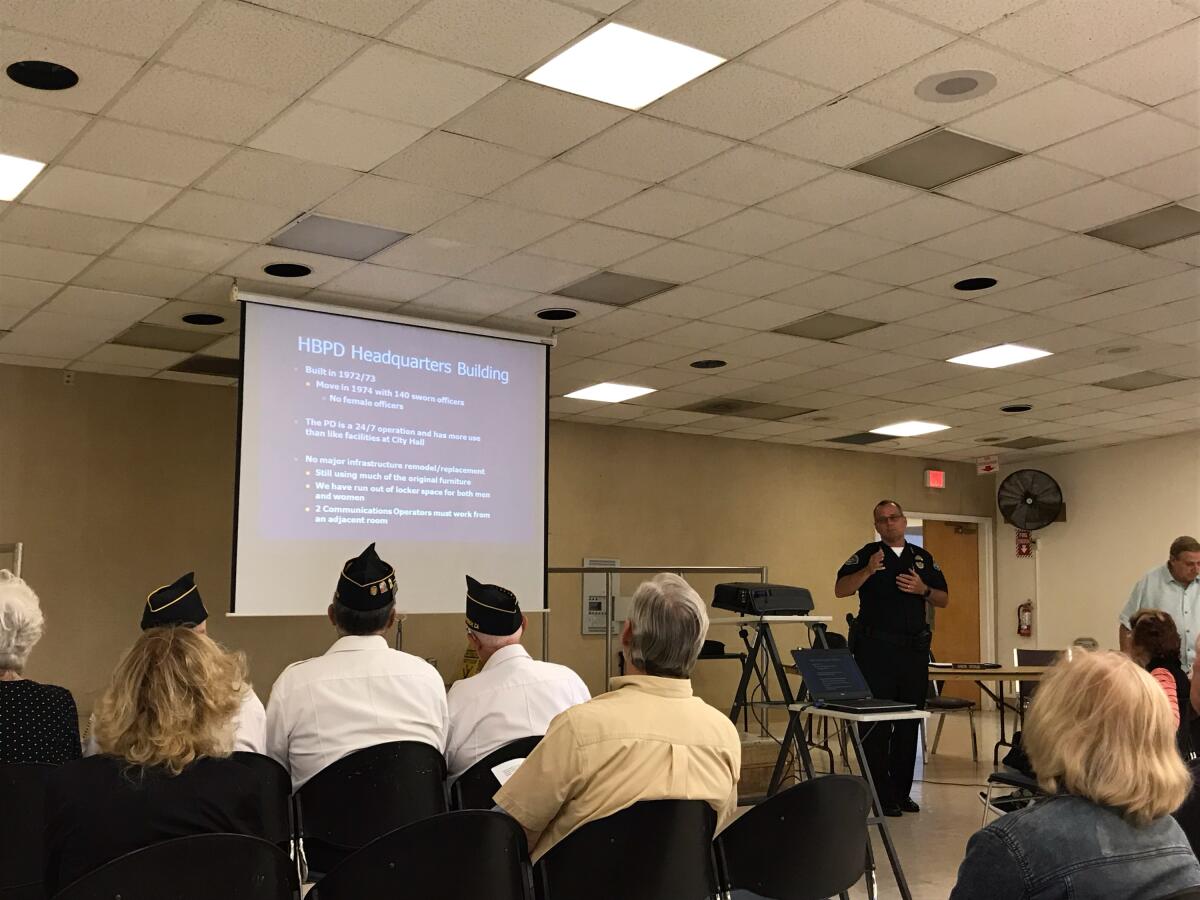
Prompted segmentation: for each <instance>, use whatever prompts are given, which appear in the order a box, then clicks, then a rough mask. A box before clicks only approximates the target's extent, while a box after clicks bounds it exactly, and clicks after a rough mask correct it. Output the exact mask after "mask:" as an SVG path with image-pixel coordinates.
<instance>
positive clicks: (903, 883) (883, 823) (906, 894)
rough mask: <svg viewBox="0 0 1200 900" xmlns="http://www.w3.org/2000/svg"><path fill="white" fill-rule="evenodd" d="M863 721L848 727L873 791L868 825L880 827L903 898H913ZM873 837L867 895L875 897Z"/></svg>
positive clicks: (864, 774)
mask: <svg viewBox="0 0 1200 900" xmlns="http://www.w3.org/2000/svg"><path fill="white" fill-rule="evenodd" d="M861 724H862V723H854V724H853V726H852V727H851V728H848V729H846V730H847V731H849V732H850V741H851V743H852V744H853V745H854V755H855V756H856V757H857V758H858V768H859V770H860V771H861V772H862V775H863V778H864V779H866V782H867V788H868V789H869V790H870V791H871V810H872V812H873V815H872V816H871V817H870V818H868V819H867V825H868V826H869V825H875V826H877V827H878V828H879V835H880V837H882V838H883V847H884V850H886V851H887V855H888V861H889V862H890V863H891V864H892V873H893V874H894V875H895V876H896V886H897V887H898V888H899V889H900V896H901V897H902V898H903V900H912V892H911V891H909V889H908V881H907V880H905V878H904V869H903V868H902V867H901V865H900V857H899V856H898V855H897V854H896V846H895V845H894V844H893V843H892V833H891V832H890V831H889V830H888V826H887V820H886V818H885V817H884V815H883V810H882V808H881V807H880V805H879V794H878V793H877V792H876V790H875V781H874V780H873V779H872V778H871V767H870V766H868V765H867V752H866V750H865V749H864V748H863V744H862V736H861V735H860V734H859V728H860V727H861ZM870 844H871V839H870V837H869V836H868V838H867V864H868V869H867V872H866V877H867V896H868V897H870V898H872V900H874V898H875V897H876V896H878V895H877V893H876V883H875V865H874V855H873V854H872V853H871V849H870Z"/></svg>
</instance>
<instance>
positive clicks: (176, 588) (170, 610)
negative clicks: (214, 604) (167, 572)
mask: <svg viewBox="0 0 1200 900" xmlns="http://www.w3.org/2000/svg"><path fill="white" fill-rule="evenodd" d="M207 618H208V610H207V609H205V608H204V601H203V600H201V599H200V591H199V589H198V588H197V587H196V573H195V572H188V573H187V574H186V575H184V576H183V577H182V578H180V579H179V580H178V581H175V582H173V583H171V584H165V585H163V586H162V587H160V588H158V589H156V590H154V591H152V592H151V594H150V596H148V597H147V598H146V606H145V608H144V609H143V610H142V631H145V630H146V629H148V628H159V627H162V626H170V625H188V626H192V627H194V626H196V625H199V624H200V623H201V622H203V621H204V620H205V619H207Z"/></svg>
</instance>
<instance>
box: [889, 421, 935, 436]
mask: <svg viewBox="0 0 1200 900" xmlns="http://www.w3.org/2000/svg"><path fill="white" fill-rule="evenodd" d="M949 427H950V426H949V425H939V424H938V423H937V422H918V421H908V422H895V423H894V424H892V425H883V426H881V427H879V428H872V429H871V434H886V435H889V436H890V437H917V436H918V435H922V434H933V433H934V432H935V431H945V430H946V429H947V428H949Z"/></svg>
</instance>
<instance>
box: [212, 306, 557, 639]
mask: <svg viewBox="0 0 1200 900" xmlns="http://www.w3.org/2000/svg"><path fill="white" fill-rule="evenodd" d="M230 302H232V303H236V304H238V318H239V321H240V327H239V330H238V359H239V360H241V361H243V372H242V375H240V376H239V377H238V383H237V427H236V428H235V430H234V431H235V435H234V440H235V444H234V450H235V452H234V476H233V543H232V546H231V548H230V549H231V554H232V560H231V563H230V570H229V610H228V612H226V613H225V615H226V617H227V618H242V619H251V618H256V619H274V618H311V617H319V616H324V615H325V613H324V612H314V613H289V614H287V615H273V614H270V613H247V612H238V611H237V564H238V528H239V521H240V514H241V510H240V506H241V484H242V411H243V406H244V403H245V397H244V391H245V377H244V376H245V371H244V360H245V357H246V309H247V306H246V304H247V303H257V304H259V305H261V306H275V307H281V308H284V309H297V310H303V311H306V312H316V313H326V314H330V315H337V316H343V317H346V318H351V319H367V320H373V321H378V322H385V323H388V324H395V325H408V326H411V327H414V328H427V329H430V330H433V331H444V332H449V333H452V334H468V335H474V336H478V337H490V338H498V339H501V340H510V341H519V342H522V343H527V344H540V345H542V346H543V347H544V348H545V364H544V366H543V369H542V372H543V378H544V381H543V390H542V397H543V400H542V415H543V421H544V422H545V427H544V428H543V442H544V446H543V449H542V454H543V457H542V458H543V465H542V504H543V511H542V522H543V523H544V526H543V529H542V602H541V604H540V606H539V607H538V608H536V609H524V610H523V612H525V613H528V614H538V613H548V612H549V611H550V584H549V579H550V575H549V563H550V529H549V521H550V351H551V350H552V349H553V348H554V347H555V346H557V344H558V339H557V338H556V337H555V336H554V335H536V334H523V333H521V332H517V331H504V330H501V329H496V328H481V327H479V326H475V325H469V324H465V323H458V322H439V321H437V320H435V319H419V318H416V317H413V316H401V315H397V314H395V313H388V312H382V311H379V310H371V309H359V308H357V307H352V306H338V305H335V304H323V303H312V302H308V301H305V300H300V299H295V298H290V297H275V296H271V295H268V294H257V293H250V292H245V291H240V290H238V288H237V285H236V284H235V285H234V287H233V290H232V291H231V292H230ZM333 580H334V579H333V577H332V576H331V583H332V582H333ZM330 597H331V599H332V588H331V589H330ZM402 614H403V615H404V616H405V617H407V616H414V615H452V614H453V613H443V612H429V611H425V610H405V611H403V612H402ZM543 643H544V642H543Z"/></svg>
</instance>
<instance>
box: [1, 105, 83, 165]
mask: <svg viewBox="0 0 1200 900" xmlns="http://www.w3.org/2000/svg"><path fill="white" fill-rule="evenodd" d="M90 121H91V117H89V116H85V115H83V114H81V113H76V112H68V111H67V110H63V109H50V108H48V107H45V106H34V105H33V104H32V103H19V102H17V101H16V100H9V99H7V98H4V97H0V122H3V123H4V128H3V129H0V153H7V154H9V155H10V156H20V157H22V158H23V159H36V160H39V161H42V160H46V161H48V160H51V159H53V158H54V157H56V156H58V154H59V153H60V152H61V151H62V149H63V147H65V146H67V144H68V143H70V141H71V139H72V138H73V137H75V135H77V134H78V133H79V132H80V131H81V130H82V129H83V127H84V126H85V125H87V124H88V123H89V122H90Z"/></svg>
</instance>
